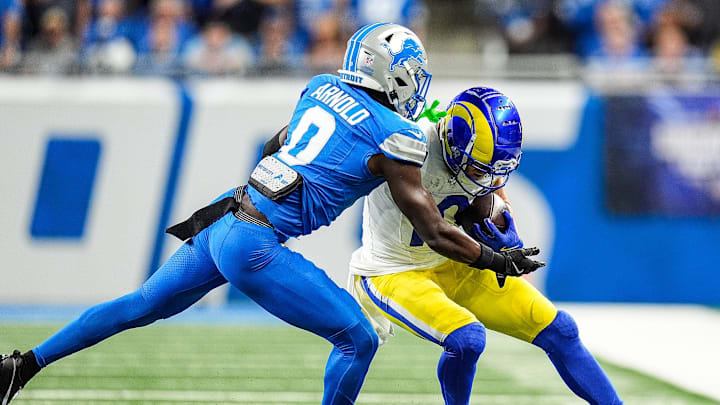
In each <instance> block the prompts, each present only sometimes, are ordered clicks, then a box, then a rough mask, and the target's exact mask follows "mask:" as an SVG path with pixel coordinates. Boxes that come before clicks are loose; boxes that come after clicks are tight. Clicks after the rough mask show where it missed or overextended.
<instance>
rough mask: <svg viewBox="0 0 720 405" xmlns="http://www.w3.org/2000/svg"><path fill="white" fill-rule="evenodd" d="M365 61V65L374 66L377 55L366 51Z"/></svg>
mask: <svg viewBox="0 0 720 405" xmlns="http://www.w3.org/2000/svg"><path fill="white" fill-rule="evenodd" d="M363 62H364V63H365V66H372V64H373V63H375V55H373V54H371V53H369V52H365V58H364V59H363Z"/></svg>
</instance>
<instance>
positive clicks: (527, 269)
mask: <svg viewBox="0 0 720 405" xmlns="http://www.w3.org/2000/svg"><path fill="white" fill-rule="evenodd" d="M501 254H502V255H503V256H505V259H506V260H505V271H504V272H503V274H505V275H508V276H514V277H517V276H522V275H523V274H528V273H532V272H533V271H535V270H537V269H539V268H540V267H543V266H545V262H540V261H537V260H533V259H530V258H529V256H535V255H537V254H540V249H538V248H536V247H531V248H521V249H513V250H508V251H506V252H502V253H501Z"/></svg>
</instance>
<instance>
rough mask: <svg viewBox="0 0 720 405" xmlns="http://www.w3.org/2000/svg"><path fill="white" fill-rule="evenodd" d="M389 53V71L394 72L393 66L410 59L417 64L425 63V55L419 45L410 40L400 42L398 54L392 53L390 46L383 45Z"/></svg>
mask: <svg viewBox="0 0 720 405" xmlns="http://www.w3.org/2000/svg"><path fill="white" fill-rule="evenodd" d="M383 45H384V46H385V48H386V49H387V50H388V52H389V53H390V56H391V57H392V60H391V61H390V71H391V72H392V71H394V70H395V66H398V65H402V63H404V62H407V61H408V60H410V58H412V59H415V60H416V61H417V62H418V63H420V64H422V63H425V53H424V52H423V50H422V47H420V45H418V44H416V43H415V41H413V39H412V38H405V39H404V40H403V42H402V48H400V50H399V51H398V52H393V50H392V49H390V46H389V45H387V44H383Z"/></svg>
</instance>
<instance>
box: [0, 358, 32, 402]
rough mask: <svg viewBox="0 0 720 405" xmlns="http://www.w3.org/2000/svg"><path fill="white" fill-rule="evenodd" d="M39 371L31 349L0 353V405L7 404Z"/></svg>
mask: <svg viewBox="0 0 720 405" xmlns="http://www.w3.org/2000/svg"><path fill="white" fill-rule="evenodd" d="M38 371H40V366H39V365H38V364H37V361H36V360H35V355H34V354H33V352H32V351H29V352H27V353H25V354H20V351H19V350H15V351H14V352H13V354H11V355H7V354H3V355H0V405H7V404H9V403H10V401H12V399H13V398H15V396H16V395H17V394H18V392H19V391H20V390H21V389H22V388H23V387H24V386H25V384H27V382H28V381H30V379H31V378H32V377H33V376H34V375H35V374H37V373H38Z"/></svg>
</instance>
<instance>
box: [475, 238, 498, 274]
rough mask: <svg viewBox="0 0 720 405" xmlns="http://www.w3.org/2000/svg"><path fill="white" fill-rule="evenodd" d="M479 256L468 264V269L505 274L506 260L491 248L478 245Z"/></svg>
mask: <svg viewBox="0 0 720 405" xmlns="http://www.w3.org/2000/svg"><path fill="white" fill-rule="evenodd" d="M480 249H481V250H480V256H478V258H477V259H475V261H474V262H472V263H470V267H475V268H476V269H490V270H492V271H494V272H496V273H505V264H506V261H507V258H506V257H505V256H504V255H501V254H500V253H496V252H495V251H493V250H492V249H491V248H489V247H487V246H485V245H484V244H482V243H481V244H480Z"/></svg>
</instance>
